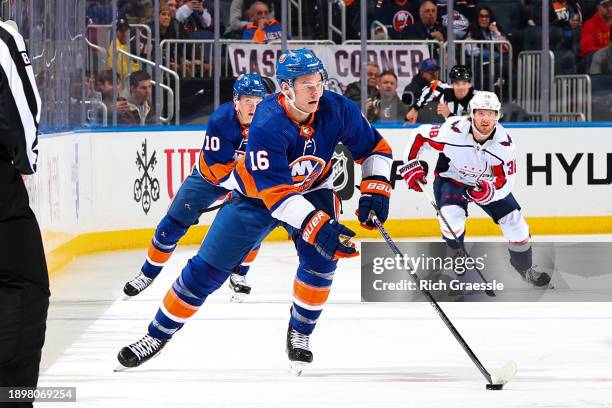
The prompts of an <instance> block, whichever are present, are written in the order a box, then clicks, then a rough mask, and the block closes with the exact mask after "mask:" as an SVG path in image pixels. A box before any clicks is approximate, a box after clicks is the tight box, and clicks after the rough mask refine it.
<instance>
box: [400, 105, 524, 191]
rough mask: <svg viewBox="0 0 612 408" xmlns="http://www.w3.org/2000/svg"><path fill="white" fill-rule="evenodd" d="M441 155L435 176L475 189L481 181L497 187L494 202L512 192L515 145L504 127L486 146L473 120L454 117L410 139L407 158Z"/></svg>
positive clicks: (416, 132)
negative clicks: (426, 153)
mask: <svg viewBox="0 0 612 408" xmlns="http://www.w3.org/2000/svg"><path fill="white" fill-rule="evenodd" d="M425 149H427V150H434V151H436V152H439V156H438V162H437V164H436V170H435V176H436V177H445V178H449V179H452V180H455V181H456V182H458V183H461V184H463V185H466V186H474V185H475V184H476V182H477V180H479V179H484V180H489V181H492V182H493V184H494V185H495V196H494V197H493V201H497V200H501V199H503V198H504V197H506V196H507V195H508V194H510V192H511V191H512V185H513V184H514V179H515V177H516V157H515V151H514V143H513V141H512V139H511V138H510V135H508V132H506V129H504V127H503V126H502V125H501V124H499V123H498V124H497V126H496V128H495V130H494V131H493V133H492V134H491V136H489V138H488V139H487V140H486V141H485V142H484V143H478V142H477V141H476V140H475V139H474V137H473V135H472V122H471V119H470V118H468V117H466V116H463V117H460V116H451V117H449V118H448V119H447V120H446V122H444V123H443V124H442V125H422V126H419V127H418V128H416V129H415V130H414V131H413V132H412V135H411V137H410V141H409V143H408V146H407V147H406V151H405V152H404V156H403V159H404V161H405V162H408V161H410V160H413V159H418V158H420V155H421V153H422V152H423V151H424V150H425Z"/></svg>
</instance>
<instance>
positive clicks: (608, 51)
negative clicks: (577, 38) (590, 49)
mask: <svg viewBox="0 0 612 408" xmlns="http://www.w3.org/2000/svg"><path fill="white" fill-rule="evenodd" d="M589 74H591V75H594V74H607V75H610V74H612V43H610V44H608V46H607V47H606V48H602V49H601V50H598V51H595V52H594V53H593V59H592V61H591V67H590V68H589Z"/></svg>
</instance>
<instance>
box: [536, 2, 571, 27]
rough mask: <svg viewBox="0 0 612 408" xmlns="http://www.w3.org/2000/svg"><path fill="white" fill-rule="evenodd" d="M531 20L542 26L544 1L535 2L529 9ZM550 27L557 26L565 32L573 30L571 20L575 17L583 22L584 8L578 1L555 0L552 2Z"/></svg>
mask: <svg viewBox="0 0 612 408" xmlns="http://www.w3.org/2000/svg"><path fill="white" fill-rule="evenodd" d="M529 10H530V11H529V19H530V21H531V22H532V23H534V24H535V25H538V26H541V25H542V1H541V0H537V1H534V2H533V3H532V4H531V6H530V7H529ZM549 15H550V25H551V26H553V25H556V26H558V27H561V28H562V29H564V30H571V20H572V17H573V16H574V15H578V16H579V17H580V21H582V8H581V7H580V3H578V0H555V1H551V2H550V13H549Z"/></svg>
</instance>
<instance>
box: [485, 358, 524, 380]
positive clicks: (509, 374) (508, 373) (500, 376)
mask: <svg viewBox="0 0 612 408" xmlns="http://www.w3.org/2000/svg"><path fill="white" fill-rule="evenodd" d="M517 370H518V367H517V365H516V362H515V361H508V362H506V364H504V365H503V366H502V367H501V368H500V369H499V370H497V371H495V372H494V373H493V374H492V375H491V383H493V384H502V385H503V384H506V383H508V381H510V380H511V379H512V378H514V376H515V375H516V371H517Z"/></svg>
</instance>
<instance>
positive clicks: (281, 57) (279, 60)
mask: <svg viewBox="0 0 612 408" xmlns="http://www.w3.org/2000/svg"><path fill="white" fill-rule="evenodd" d="M286 59H287V54H286V53H285V54H282V55H281V56H280V58H279V59H278V62H280V63H281V64H282V63H283V62H285V60H286Z"/></svg>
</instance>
